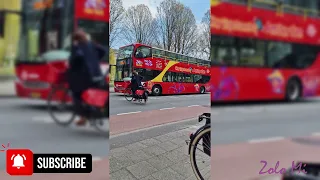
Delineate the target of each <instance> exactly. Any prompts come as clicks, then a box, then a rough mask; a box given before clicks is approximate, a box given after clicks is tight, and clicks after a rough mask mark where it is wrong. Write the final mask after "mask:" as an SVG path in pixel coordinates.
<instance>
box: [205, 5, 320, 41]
mask: <svg viewBox="0 0 320 180" xmlns="http://www.w3.org/2000/svg"><path fill="white" fill-rule="evenodd" d="M230 9H232V11H230ZM226 12H228V13H226ZM317 27H320V23H319V21H317V20H315V19H311V18H306V19H304V17H303V16H298V15H293V14H287V13H286V14H279V13H276V12H275V11H270V10H264V9H260V8H252V9H251V10H248V8H247V7H246V6H241V5H235V4H231V3H220V4H218V5H216V6H211V33H212V34H216V35H226V34H232V35H233V36H239V37H251V38H253V37H257V38H259V39H274V40H279V41H290V42H299V43H309V44H320V36H319V30H318V29H317Z"/></svg>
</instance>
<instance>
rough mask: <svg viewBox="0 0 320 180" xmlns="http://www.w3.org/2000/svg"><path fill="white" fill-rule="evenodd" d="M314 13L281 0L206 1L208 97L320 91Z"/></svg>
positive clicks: (319, 40) (318, 23) (319, 41)
mask: <svg viewBox="0 0 320 180" xmlns="http://www.w3.org/2000/svg"><path fill="white" fill-rule="evenodd" d="M318 15H319V13H318V12H317V11H314V10H309V9H305V8H302V7H301V6H300V7H297V6H293V5H292V4H291V5H290V4H284V3H281V1H277V2H276V1H267V0H250V1H242V0H229V1H216V0H212V1H211V57H212V59H211V63H212V68H211V72H212V75H211V83H212V89H211V90H212V91H211V92H212V93H211V101H212V102H214V101H224V100H225V101H230V100H232V101H233V100H276V99H279V100H280V99H286V100H288V101H296V100H298V99H299V98H303V97H310V96H317V95H319V93H320V86H319V85H320V54H319V52H320V29H319V27H320V20H319V18H318V17H316V16H318Z"/></svg>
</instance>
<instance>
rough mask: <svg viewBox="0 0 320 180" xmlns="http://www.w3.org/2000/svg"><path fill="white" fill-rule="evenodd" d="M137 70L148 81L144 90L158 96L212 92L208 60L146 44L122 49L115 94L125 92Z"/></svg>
mask: <svg viewBox="0 0 320 180" xmlns="http://www.w3.org/2000/svg"><path fill="white" fill-rule="evenodd" d="M133 70H135V71H137V72H138V73H139V74H140V75H141V76H143V77H144V79H143V84H144V86H145V87H146V88H147V90H148V91H149V92H150V93H151V94H153V95H156V96H158V95H161V94H188V93H205V92H208V91H210V85H209V81H210V61H208V60H202V59H198V58H193V57H189V56H185V55H182V54H178V53H174V52H170V51H166V50H162V49H159V48H155V47H151V46H147V45H143V44H132V45H128V46H124V47H121V48H119V51H118V56H117V60H116V76H115V81H114V89H115V92H121V93H123V92H124V89H125V88H126V87H127V84H128V82H129V81H130V77H131V75H132V71H133Z"/></svg>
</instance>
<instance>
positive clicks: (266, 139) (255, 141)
mask: <svg viewBox="0 0 320 180" xmlns="http://www.w3.org/2000/svg"><path fill="white" fill-rule="evenodd" d="M284 139H285V138H284V137H271V138H261V139H251V140H249V141H248V143H250V144H255V143H265V142H274V141H280V140H284Z"/></svg>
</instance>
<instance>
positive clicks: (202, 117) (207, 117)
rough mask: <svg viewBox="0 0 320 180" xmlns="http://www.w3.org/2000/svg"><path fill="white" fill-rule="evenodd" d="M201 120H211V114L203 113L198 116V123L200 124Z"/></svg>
mask: <svg viewBox="0 0 320 180" xmlns="http://www.w3.org/2000/svg"><path fill="white" fill-rule="evenodd" d="M203 119H206V120H209V121H210V120H211V113H203V114H201V115H200V116H199V122H201V121H202V120H203Z"/></svg>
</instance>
